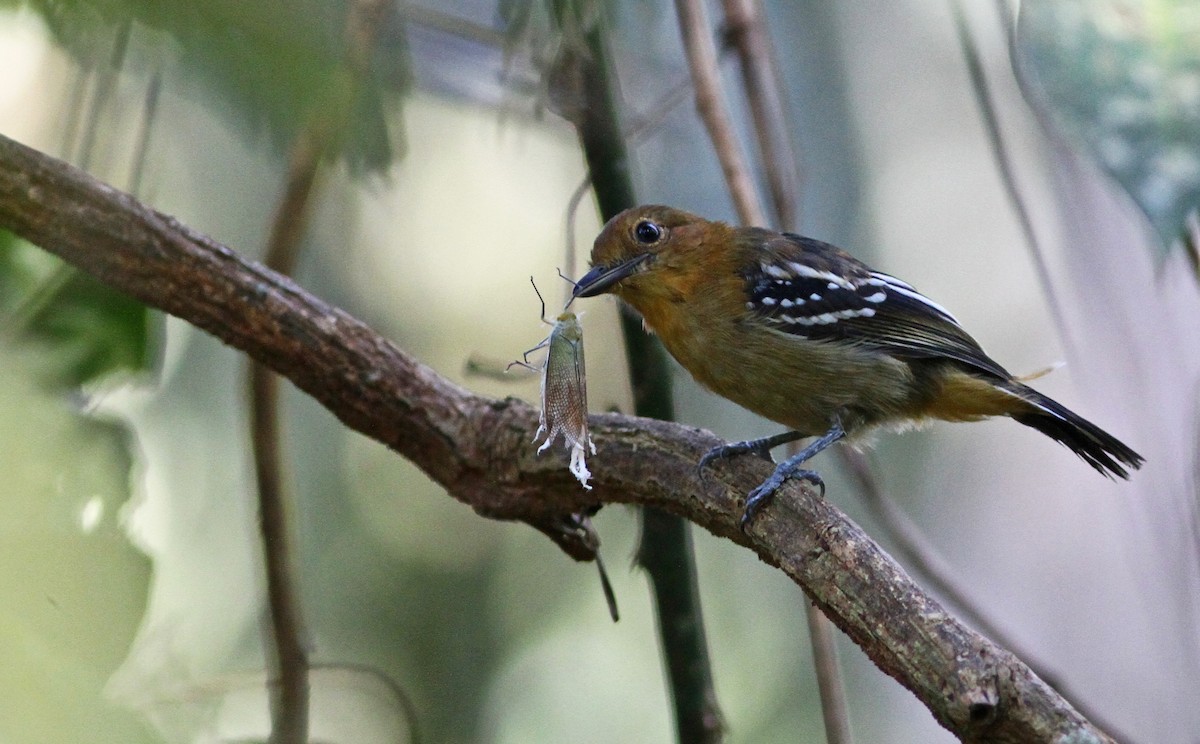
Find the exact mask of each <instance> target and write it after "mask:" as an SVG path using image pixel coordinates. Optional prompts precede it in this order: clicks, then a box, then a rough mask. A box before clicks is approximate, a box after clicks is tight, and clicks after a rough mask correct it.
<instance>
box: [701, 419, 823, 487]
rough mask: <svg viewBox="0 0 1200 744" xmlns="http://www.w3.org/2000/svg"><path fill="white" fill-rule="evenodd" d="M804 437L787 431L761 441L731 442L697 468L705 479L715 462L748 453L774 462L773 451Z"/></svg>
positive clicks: (713, 452) (703, 460) (704, 459)
mask: <svg viewBox="0 0 1200 744" xmlns="http://www.w3.org/2000/svg"><path fill="white" fill-rule="evenodd" d="M803 438H804V435H803V434H801V433H800V432H798V431H785V432H783V433H782V434H776V435H774V436H770V437H762V438H761V439H747V440H746V441H744V442H731V443H730V444H722V445H721V446H720V447H713V448H712V449H710V450H709V451H708V452H706V453H705V454H704V457H701V458H700V464H699V465H697V466H696V468H697V469H698V470H699V471H700V478H701V479H703V478H704V468H705V467H706V466H708V464H709V463H711V462H712V461H713V460H724V459H726V458H729V457H736V456H738V455H744V454H746V453H747V452H753V453H754V454H756V455H758V456H759V457H761V458H762V459H764V460H766V461H767V462H774V460H772V459H771V450H773V449H775V448H776V447H778V446H779V445H781V444H787V443H788V442H794V441H796V440H797V439H803Z"/></svg>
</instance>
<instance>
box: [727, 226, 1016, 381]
mask: <svg viewBox="0 0 1200 744" xmlns="http://www.w3.org/2000/svg"><path fill="white" fill-rule="evenodd" d="M744 279H745V281H746V284H745V290H746V306H747V308H748V309H750V310H751V311H753V312H754V314H755V316H756V317H757V318H758V319H760V320H762V321H764V322H766V323H768V324H769V325H770V326H771V327H772V328H774V329H775V330H777V331H780V332H782V333H787V334H791V335H795V336H799V337H802V338H806V339H810V340H813V341H841V342H846V343H851V344H856V345H860V346H864V347H868V348H873V349H878V350H880V351H882V352H884V353H888V354H892V355H895V356H900V357H916V358H937V357H945V358H949V359H954V360H957V361H959V362H962V363H964V364H967V365H970V366H972V367H975V368H977V369H979V370H982V371H984V372H988V373H990V374H993V375H996V376H999V377H1002V378H1008V377H1009V374H1008V372H1007V371H1005V369H1004V368H1003V367H1001V366H1000V365H999V364H997V363H996V362H995V361H994V360H992V359H991V358H990V357H988V355H987V354H985V353H984V352H983V349H981V348H980V346H979V344H978V343H977V342H976V341H975V339H973V338H971V336H970V334H968V333H967V332H966V331H965V330H963V328H962V326H961V325H959V323H958V320H956V319H955V318H954V316H953V315H951V314H950V312H949V311H947V310H946V309H945V308H944V307H942V306H941V305H939V304H937V303H936V302H934V301H933V300H931V299H929V298H928V297H926V296H925V295H923V294H921V293H920V292H918V291H917V290H916V289H914V288H913V287H912V285H910V284H907V283H905V282H903V281H901V280H899V279H897V278H895V277H894V276H891V275H889V274H884V273H882V272H879V271H873V270H872V269H871V268H870V267H868V266H867V265H866V264H864V263H862V262H861V261H859V260H858V259H856V258H854V257H853V256H851V255H850V254H848V253H846V252H845V251H842V250H840V249H838V248H836V247H834V246H832V245H830V244H828V243H822V242H821V241H819V240H813V239H811V238H805V237H802V236H800V235H794V234H791V233H783V234H781V235H775V236H773V237H771V238H769V239H768V240H766V242H765V243H764V244H763V245H762V247H761V252H760V257H759V262H758V265H752V266H750V267H748V268H747V270H746V272H745V274H744Z"/></svg>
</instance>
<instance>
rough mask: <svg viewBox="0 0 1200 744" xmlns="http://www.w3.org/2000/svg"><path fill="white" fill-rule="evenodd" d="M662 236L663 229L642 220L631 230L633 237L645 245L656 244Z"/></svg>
mask: <svg viewBox="0 0 1200 744" xmlns="http://www.w3.org/2000/svg"><path fill="white" fill-rule="evenodd" d="M662 235H663V229H662V228H661V227H659V226H658V225H656V224H654V223H653V222H651V221H649V220H642V221H641V222H639V223H637V225H635V226H634V228H633V236H634V237H635V238H637V241H638V242H639V243H643V244H645V245H653V244H654V243H657V242H658V241H659V239H660V238H662Z"/></svg>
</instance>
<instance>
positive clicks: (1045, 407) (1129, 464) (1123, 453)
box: [1004, 381, 1145, 478]
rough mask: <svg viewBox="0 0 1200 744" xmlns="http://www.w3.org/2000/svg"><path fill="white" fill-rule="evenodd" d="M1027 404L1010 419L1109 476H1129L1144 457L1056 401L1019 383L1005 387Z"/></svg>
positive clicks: (1011, 383)
mask: <svg viewBox="0 0 1200 744" xmlns="http://www.w3.org/2000/svg"><path fill="white" fill-rule="evenodd" d="M1004 387H1005V389H1007V390H1008V392H1010V393H1013V394H1014V395H1016V396H1017V397H1019V398H1021V399H1022V400H1023V401H1025V402H1026V403H1028V404H1029V409H1028V410H1027V411H1023V412H1020V413H1011V414H1009V415H1010V416H1012V418H1013V419H1015V420H1016V421H1019V422H1020V423H1022V424H1025V425H1026V426H1029V427H1032V428H1034V429H1037V430H1038V431H1040V432H1041V433H1043V434H1045V435H1046V436H1048V437H1050V438H1051V439H1054V440H1057V441H1059V442H1062V443H1063V444H1065V445H1066V446H1067V447H1068V448H1069V449H1070V450H1071V451H1072V452H1074V453H1075V454H1077V455H1079V456H1080V457H1081V458H1082V459H1083V461H1084V462H1086V463H1087V464H1088V465H1091V466H1092V467H1093V468H1095V469H1096V470H1099V471H1100V472H1101V473H1103V474H1104V475H1107V476H1109V477H1113V476H1117V477H1120V478H1129V470H1127V469H1126V468H1130V469H1133V470H1137V469H1138V468H1140V467H1141V466H1142V463H1143V462H1145V460H1144V459H1143V458H1142V456H1141V455H1139V454H1138V453H1136V452H1134V451H1133V450H1132V449H1130V448H1129V447H1128V446H1126V445H1125V444H1124V443H1122V442H1121V441H1120V440H1118V439H1117V438H1116V437H1114V436H1113V435H1111V434H1109V433H1108V432H1106V431H1104V430H1103V429H1101V428H1100V427H1099V426H1096V425H1095V424H1093V423H1092V422H1091V421H1088V420H1087V419H1085V418H1083V417H1082V416H1079V415H1077V414H1075V413H1073V412H1071V411H1070V410H1068V409H1067V408H1066V407H1065V406H1063V405H1062V404H1061V403H1058V402H1057V401H1054V400H1052V399H1050V398H1047V397H1046V396H1044V395H1042V394H1041V393H1039V392H1038V391H1036V390H1034V389H1033V388H1030V387H1026V386H1025V385H1022V384H1021V383H1019V382H1015V381H1013V382H1010V383H1009V384H1008V385H1005V386H1004Z"/></svg>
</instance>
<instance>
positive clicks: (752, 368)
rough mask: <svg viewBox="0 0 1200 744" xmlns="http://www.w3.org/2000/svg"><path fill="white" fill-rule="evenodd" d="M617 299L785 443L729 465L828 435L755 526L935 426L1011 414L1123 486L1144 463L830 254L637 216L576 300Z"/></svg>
mask: <svg viewBox="0 0 1200 744" xmlns="http://www.w3.org/2000/svg"><path fill="white" fill-rule="evenodd" d="M601 294H613V295H616V296H617V297H618V298H620V299H621V300H623V301H624V302H626V303H628V304H629V305H631V306H632V307H633V308H634V309H635V310H636V311H637V312H638V313H639V314H641V316H642V319H643V325H644V326H645V328H646V329H647V330H649V331H650V332H652V333H654V334H655V335H657V336H658V337H659V338H660V339H661V340H662V343H663V346H665V347H666V349H667V351H668V352H669V353H670V354H671V355H672V356H673V357H674V358H675V359H676V360H677V361H678V362H679V364H680V365H681V366H682V367H683V368H684V369H686V370H687V371H688V372H689V373H691V375H692V376H693V377H694V378H695V379H696V381H697V382H698V383H699V384H700V385H701V386H703V387H705V388H707V389H709V390H710V391H712V392H714V393H716V394H717V395H720V396H722V397H724V398H727V399H729V400H731V401H733V402H734V403H737V404H738V405H740V406H742V407H743V408H746V409H748V410H750V411H753V412H754V413H756V414H758V415H760V416H763V417H765V418H767V419H770V420H771V421H774V422H776V423H779V424H782V425H783V426H784V427H786V429H787V430H786V431H784V432H783V433H780V434H776V435H773V436H767V437H762V438H759V439H751V440H747V441H742V442H733V443H727V444H724V445H721V446H719V447H715V448H713V449H712V450H710V451H709V452H707V453H706V454H705V455H704V456H703V457H702V458H701V460H700V463H699V468H700V470H701V473H703V472H704V469H705V468H706V467H708V466H709V465H711V464H712V463H713V462H715V461H717V460H722V459H725V458H729V457H735V456H738V455H742V454H748V453H754V454H757V455H759V456H761V457H764V458H765V459H767V460H771V457H770V451H771V449H772V448H774V447H776V446H778V445H780V444H784V443H786V442H791V441H797V440H800V439H805V438H809V437H815V439H813V441H812V442H811V443H809V444H808V445H807V446H805V447H804V448H803V449H802V450H800V451H799V452H798V453H796V454H795V455H793V456H792V457H790V458H788V459H786V460H785V461H784V462H782V463H780V464H779V465H778V466H777V467H776V468H775V470H774V472H773V473H772V474H771V476H770V477H768V478H767V479H766V480H765V481H764V482H763V483H762V484H760V485H759V486H758V487H757V488H755V489H754V490H753V491H751V492H750V493H749V494H748V495H747V497H746V501H745V507H744V510H743V514H742V517H741V526H742V528H743V529H747V528H748V526H749V525H750V523H751V521H752V520H753V518H754V516H755V514H756V513H757V512H758V510H759V509H760V508H762V507H763V506H765V504H767V503H768V502H769V500H770V498H771V496H772V495H773V494H774V492H775V491H776V490H777V489H778V488H779V487H780V486H782V485H783V483H784V482H785V481H787V480H788V479H789V478H797V479H802V480H807V481H809V482H811V483H813V484H814V485H815V486H818V487H820V490H821V493H822V494H823V493H824V482H823V481H822V479H821V477H820V475H819V474H818V473H817V472H815V471H813V470H809V469H806V468H805V467H804V464H805V463H806V461H808V460H809V459H810V458H811V457H813V456H814V455H816V454H817V453H818V452H820V451H822V450H824V449H825V448H827V447H829V446H830V445H832V444H834V443H836V442H839V441H842V440H847V439H848V440H849V441H851V442H855V441H861V440H862V439H863V438H865V436H867V435H868V434H869V433H870V432H872V431H875V430H878V429H888V428H891V429H896V430H903V429H905V428H908V427H912V426H914V425H921V424H924V423H926V422H928V421H930V420H934V419H941V420H945V421H955V422H962V421H978V420H981V419H984V418H988V417H992V416H1007V417H1009V418H1011V419H1013V420H1014V421H1016V422H1018V423H1021V424H1024V425H1026V426H1029V427H1032V428H1033V429H1036V430H1038V431H1040V432H1041V433H1043V434H1045V435H1046V436H1048V437H1050V438H1051V439H1054V440H1056V441H1058V442H1060V443H1061V444H1064V445H1066V447H1067V448H1068V449H1070V450H1071V451H1072V452H1074V453H1075V454H1076V455H1078V456H1079V457H1080V458H1082V459H1083V460H1084V462H1086V463H1087V464H1088V465H1091V466H1092V467H1093V468H1095V469H1096V470H1097V471H1099V472H1100V473H1102V474H1104V475H1106V476H1108V477H1110V478H1113V477H1115V478H1124V479H1128V478H1129V475H1130V473H1129V471H1130V470H1132V469H1137V468H1140V467H1141V466H1142V464H1143V462H1144V459H1143V458H1142V456H1141V455H1139V454H1138V453H1137V452H1135V451H1134V450H1132V449H1131V448H1130V447H1128V446H1127V445H1125V444H1123V443H1122V442H1121V441H1119V440H1118V439H1117V438H1115V437H1114V436H1112V435H1111V434H1109V433H1107V432H1105V431H1104V430H1103V429H1101V428H1100V427H1098V426H1096V425H1095V424H1093V423H1091V422H1090V421H1087V420H1086V419H1084V418H1083V417H1081V416H1079V415H1078V414H1076V413H1074V412H1072V411H1070V410H1069V409H1067V408H1066V407H1065V406H1063V405H1062V404H1061V403H1058V402H1057V401H1055V400H1053V399H1051V398H1049V397H1047V396H1045V395H1043V394H1041V393H1039V392H1037V391H1036V390H1034V389H1033V388H1031V387H1029V386H1028V385H1026V384H1024V383H1023V382H1021V381H1020V380H1018V379H1017V378H1016V377H1014V376H1013V375H1012V374H1010V373H1009V372H1008V371H1007V370H1006V369H1004V367H1002V366H1001V365H1000V364H999V363H997V362H996V361H994V360H993V359H992V358H991V357H989V356H988V355H987V354H986V353H984V351H983V349H982V347H981V346H980V345H979V343H978V342H976V341H975V339H974V338H972V337H971V335H970V334H968V333H967V331H966V330H964V329H963V327H962V325H961V324H960V323H959V322H958V320H957V319H956V318H955V317H954V316H953V315H951V313H950V311H948V310H947V309H946V308H944V307H943V306H941V305H939V304H938V303H936V302H934V301H933V300H931V299H929V298H928V297H926V296H925V295H923V294H921V293H920V292H918V291H917V290H916V289H915V288H914V287H913V286H912V285H911V284H908V283H907V282H904V281H902V280H900V279H897V278H896V277H894V276H891V275H890V274H886V273H883V272H881V271H876V270H874V269H872V268H871V267H870V266H868V265H867V264H865V263H863V262H862V261H860V260H858V259H857V258H855V257H853V256H852V255H850V254H849V253H847V252H845V251H843V250H841V249H839V248H837V247H835V246H833V245H830V244H829V243H825V242H822V241H820V240H815V239H813V238H808V237H804V236H801V235H797V234H795V233H790V232H776V231H773V230H769V229H765V228H761V227H737V226H733V225H730V224H727V223H724V222H720V221H712V220H707V219H705V218H703V217H700V216H698V215H695V214H691V213H689V212H686V211H683V210H680V209H675V208H672V207H668V206H662V205H646V206H640V207H633V208H630V209H627V210H625V211H623V212H621V213H619V214H617V215H616V216H614V217H613V218H612V219H610V220H609V221H608V222H607V224H605V226H604V228H603V229H602V230H601V232H600V234H599V235H598V236H597V238H596V240H595V243H594V244H593V246H592V253H591V264H590V269H589V270H588V271H587V272H586V273H585V274H584V275H583V276H582V277H581V278H580V279H579V280H578V281H577V282H575V287H574V289H573V291H572V300H574V299H575V298H586V297H595V296H598V295H601Z"/></svg>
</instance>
